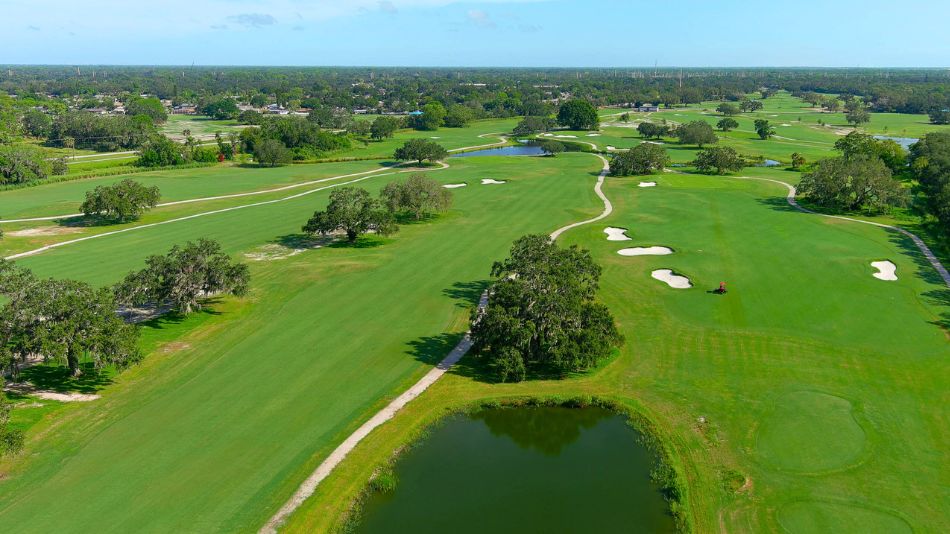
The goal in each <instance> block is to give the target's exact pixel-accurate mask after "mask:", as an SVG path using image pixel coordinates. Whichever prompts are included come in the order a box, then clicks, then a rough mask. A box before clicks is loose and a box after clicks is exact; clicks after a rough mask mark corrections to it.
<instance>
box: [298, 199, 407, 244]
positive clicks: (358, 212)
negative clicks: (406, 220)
mask: <svg viewBox="0 0 950 534" xmlns="http://www.w3.org/2000/svg"><path fill="white" fill-rule="evenodd" d="M400 200H401V199H400ZM397 230H399V226H398V225H397V224H396V219H395V217H394V216H393V213H392V212H390V211H389V210H387V209H385V208H384V206H383V205H382V203H381V202H380V201H379V200H377V199H375V198H373V197H372V196H371V195H370V193H369V191H367V190H365V189H362V188H359V187H341V188H339V189H334V190H333V191H331V192H330V202H329V204H327V207H326V209H325V210H323V211H316V212H314V213H313V216H312V217H310V220H308V221H307V223H306V224H305V225H304V226H303V231H304V232H306V233H308V234H310V235H316V234H322V235H327V234H330V233H332V232H336V231H343V232H345V233H346V238H347V240H348V241H349V242H351V243H352V242H354V241H356V239H357V238H358V237H359V236H360V235H362V234H365V233H367V232H370V231H372V232H376V233H377V234H379V235H391V234H394V233H396V231H397Z"/></svg>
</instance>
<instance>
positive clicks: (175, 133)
mask: <svg viewBox="0 0 950 534" xmlns="http://www.w3.org/2000/svg"><path fill="white" fill-rule="evenodd" d="M245 127H246V126H245V125H243V124H239V123H238V122H237V121H236V120H217V119H212V118H211V117H206V116H204V115H169V116H168V120H167V121H165V123H164V124H162V125H161V127H160V128H159V130H160V131H161V132H162V133H163V134H165V135H168V136H171V137H173V138H175V139H183V138H184V134H183V133H182V132H183V131H184V130H191V135H192V136H194V137H212V136H214V134H215V132H221V135H225V136H226V135H227V134H228V133H240V131H241V130H242V129H244V128H245Z"/></svg>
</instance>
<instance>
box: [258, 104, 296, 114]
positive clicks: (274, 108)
mask: <svg viewBox="0 0 950 534" xmlns="http://www.w3.org/2000/svg"><path fill="white" fill-rule="evenodd" d="M264 113H267V114H269V115H289V114H290V110H289V109H287V108H285V107H284V106H281V105H280V104H269V105H268V106H267V107H266V108H265V109H264Z"/></svg>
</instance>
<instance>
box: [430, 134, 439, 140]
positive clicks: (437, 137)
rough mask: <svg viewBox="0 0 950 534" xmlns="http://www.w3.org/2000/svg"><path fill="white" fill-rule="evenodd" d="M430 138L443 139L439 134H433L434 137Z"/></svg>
mask: <svg viewBox="0 0 950 534" xmlns="http://www.w3.org/2000/svg"><path fill="white" fill-rule="evenodd" d="M429 139H442V138H441V137H439V136H437V135H433V136H432V137H430V138H429Z"/></svg>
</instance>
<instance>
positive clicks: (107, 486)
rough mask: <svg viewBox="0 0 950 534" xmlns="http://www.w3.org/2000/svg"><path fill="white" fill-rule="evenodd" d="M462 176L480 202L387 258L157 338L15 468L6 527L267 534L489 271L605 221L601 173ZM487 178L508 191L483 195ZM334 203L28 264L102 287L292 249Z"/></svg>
mask: <svg viewBox="0 0 950 534" xmlns="http://www.w3.org/2000/svg"><path fill="white" fill-rule="evenodd" d="M452 164H453V168H452V169H450V170H446V171H439V172H437V173H433V175H432V176H434V177H437V178H438V179H440V180H443V181H446V182H458V181H467V182H468V183H469V184H470V185H469V186H468V187H466V188H463V189H457V190H455V196H456V204H455V207H454V208H453V210H452V212H451V213H450V214H448V215H446V216H445V217H443V218H440V219H439V220H436V221H433V222H431V223H421V224H411V225H408V226H405V227H404V228H403V229H402V231H401V232H400V234H398V235H397V236H396V237H394V238H392V239H390V240H385V241H380V240H377V239H373V238H367V239H364V240H362V241H361V242H360V246H356V247H327V248H324V249H317V250H310V251H307V252H305V253H303V254H300V255H298V256H294V257H292V258H288V259H284V260H280V261H273V262H260V263H254V264H253V266H252V276H253V278H252V280H253V284H252V286H253V291H252V294H251V296H250V298H249V301H248V302H245V303H240V302H237V303H236V302H227V303H224V304H221V305H220V306H221V308H220V309H221V311H222V312H223V314H222V315H220V316H210V317H209V318H208V319H207V320H206V321H205V322H204V324H201V325H198V326H195V327H190V328H189V325H188V324H185V325H175V324H169V323H159V324H158V325H157V326H156V327H155V328H157V329H159V330H161V329H169V330H177V334H178V335H175V336H173V338H174V339H176V340H177V341H176V343H174V344H171V345H164V347H163V348H162V349H160V350H159V351H157V352H156V353H154V354H153V355H152V356H150V358H149V360H148V361H147V362H146V363H145V364H144V365H143V366H142V367H140V368H137V369H133V370H131V371H130V372H128V373H125V374H123V375H120V377H119V378H118V381H117V384H116V385H114V386H112V387H110V388H108V389H107V390H105V391H104V392H103V398H102V399H101V401H97V402H95V403H92V404H87V405H83V406H75V405H73V406H69V407H66V408H65V409H64V412H63V414H62V415H63V417H51V418H48V419H47V420H44V421H43V422H42V423H40V424H39V425H37V426H36V427H35V428H34V429H33V430H32V431H31V433H30V435H29V438H30V441H29V443H28V445H27V447H28V452H27V454H26V455H25V456H21V457H19V458H17V459H16V460H15V461H13V462H10V461H8V462H7V463H6V464H4V465H3V467H4V469H3V472H4V473H5V475H6V478H5V480H4V481H3V482H2V483H0V503H2V504H0V521H2V522H3V524H16V525H18V529H19V530H21V531H24V532H30V531H32V532H48V531H90V530H94V531H142V530H155V531H182V530H188V531H195V530H198V531H229V532H230V531H250V530H255V529H256V528H257V527H258V526H259V525H260V524H262V523H263V522H264V520H266V518H267V517H268V516H269V515H270V514H271V513H273V511H274V510H275V509H276V508H277V507H278V506H279V505H280V504H281V503H282V502H283V501H284V500H285V499H286V498H287V497H289V496H290V494H291V493H292V492H293V490H294V489H295V488H296V485H297V484H298V483H299V482H300V481H301V480H302V479H303V478H304V477H305V476H306V475H307V474H308V473H309V472H310V470H311V469H312V468H313V467H314V466H315V465H316V464H317V463H319V461H321V460H322V459H323V458H324V457H325V455H326V454H328V453H329V451H330V450H331V449H332V448H333V447H334V446H335V445H336V444H337V443H339V442H340V441H341V440H342V439H343V438H344V437H345V436H346V435H348V434H349V433H350V432H351V431H352V430H353V429H354V428H356V426H358V425H359V424H360V423H361V422H362V421H363V420H365V419H366V418H368V417H369V415H370V414H372V413H373V412H374V411H375V410H376V409H377V408H378V407H380V406H382V405H383V404H385V403H386V402H388V399H389V398H390V397H391V396H392V395H395V394H396V393H397V392H399V391H401V390H402V389H403V388H405V387H406V386H407V385H408V384H409V383H411V382H412V381H414V380H415V379H417V378H418V377H419V376H421V374H422V373H424V372H425V371H426V370H427V369H428V368H429V365H431V364H432V363H434V362H435V361H437V360H438V359H440V358H441V357H443V356H444V354H445V353H446V352H447V350H448V348H449V347H450V345H451V344H452V343H453V341H454V339H455V337H456V336H455V335H453V334H452V333H453V332H458V331H460V330H461V329H462V328H463V327H464V324H465V319H466V317H467V307H468V306H469V305H470V303H471V301H472V299H474V298H477V295H478V292H479V291H480V289H479V288H480V281H481V280H483V279H484V275H485V265H487V264H488V263H490V261H491V260H492V259H493V258H495V257H497V256H499V255H500V254H501V253H502V252H503V251H504V250H505V249H506V248H507V247H508V246H509V244H510V242H511V240H513V239H514V238H516V237H518V236H520V235H521V234H524V233H526V232H540V231H549V230H550V229H551V228H553V227H555V226H558V225H560V224H564V223H566V222H570V221H573V220H575V219H577V218H580V217H583V216H587V215H589V214H590V213H593V212H595V211H597V210H599V207H598V202H597V200H596V197H595V196H594V195H593V192H592V187H591V186H592V184H593V182H594V176H595V175H596V171H597V170H598V169H599V167H600V165H599V162H598V161H596V160H595V159H593V158H591V157H590V156H585V155H565V156H562V157H559V158H557V159H552V158H530V159H528V158H519V159H514V158H478V159H476V158H473V159H469V160H465V161H457V162H456V161H453V162H452ZM482 177H492V178H497V179H504V180H509V182H508V183H506V184H504V185H496V186H482V185H478V182H479V180H480V178H482ZM386 181H387V180H386V179H379V180H377V181H367V182H364V183H365V184H366V186H372V187H379V186H381V185H382V184H384V183H385V182H386ZM325 198H326V194H325V193H321V194H320V195H319V196H314V197H304V198H303V199H299V200H297V201H292V202H288V203H283V204H279V205H274V206H269V207H262V208H254V209H252V210H246V211H244V212H233V213H230V214H222V215H220V216H214V217H208V218H203V219H198V220H195V221H193V222H191V223H188V224H177V223H176V224H171V225H167V226H165V227H162V228H159V229H146V230H142V231H140V232H137V233H136V232H133V233H129V234H124V235H121V236H113V237H107V238H103V239H101V240H94V241H90V242H86V243H83V244H79V245H75V246H71V247H66V248H63V249H58V250H55V251H52V252H50V253H49V254H44V255H41V256H37V257H35V258H30V259H29V260H27V261H24V262H23V264H25V265H27V266H29V267H31V268H33V269H35V270H36V271H37V273H39V274H41V275H55V276H64V277H66V276H68V277H74V278H80V279H84V280H89V281H92V282H95V283H107V282H111V281H114V280H116V279H117V278H118V277H119V276H121V275H122V274H124V272H126V271H127V270H129V269H131V268H134V267H138V266H139V265H140V264H141V259H142V257H144V255H146V254H148V253H154V252H162V251H164V250H166V249H167V248H168V247H169V246H171V245H172V244H174V243H180V242H182V241H184V240H187V239H195V238H197V237H210V238H214V239H218V240H220V241H221V242H222V243H223V244H224V247H225V248H226V249H227V250H228V251H229V252H233V253H239V252H246V251H250V250H254V249H255V248H256V247H257V246H259V245H261V244H264V243H268V242H273V241H280V240H281V238H282V237H283V236H293V235H295V234H296V232H297V231H298V228H299V226H300V224H301V223H302V222H303V221H304V220H305V219H306V217H307V216H309V215H310V213H311V212H312V211H313V210H314V209H315V208H319V207H320V206H321V205H322V204H324V203H325ZM92 258H95V261H90V260H91V259H92ZM189 321H190V320H189ZM67 415H68V417H66V416H67ZM14 462H16V463H14ZM51 495H55V496H56V497H55V498H53V499H51V498H50V496H51Z"/></svg>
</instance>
